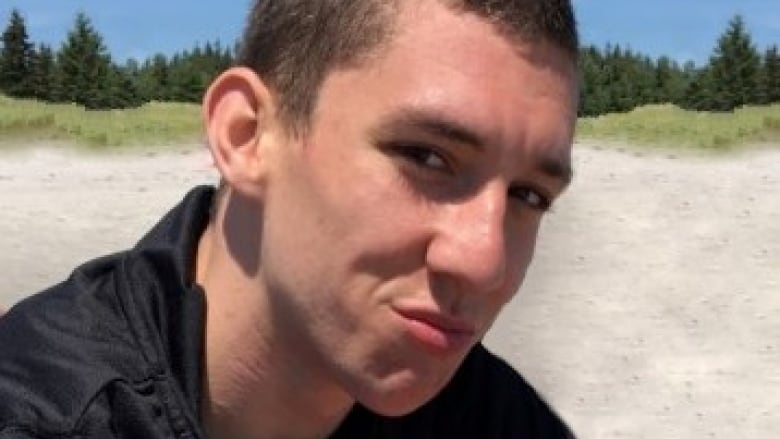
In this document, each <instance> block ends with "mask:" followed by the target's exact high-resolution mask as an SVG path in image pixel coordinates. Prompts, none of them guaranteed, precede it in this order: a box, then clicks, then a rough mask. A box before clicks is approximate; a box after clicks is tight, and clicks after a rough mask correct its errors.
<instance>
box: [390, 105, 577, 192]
mask: <svg viewBox="0 0 780 439" xmlns="http://www.w3.org/2000/svg"><path fill="white" fill-rule="evenodd" d="M408 129H412V130H418V131H421V132H423V133H425V134H428V135H430V136H433V137H438V138H443V139H446V140H449V141H452V142H455V143H459V144H463V145H466V146H470V147H472V148H474V149H476V150H484V149H485V147H486V145H488V144H490V142H489V141H488V139H487V136H485V135H482V134H480V133H477V132H476V131H474V130H472V129H471V128H469V127H467V126H466V125H464V124H462V123H460V122H458V121H456V120H454V119H451V118H448V117H446V116H443V115H441V114H439V113H436V112H430V111H425V110H418V109H408V108H407V109H403V110H401V111H400V112H399V113H396V114H394V115H393V116H391V117H389V118H388V119H387V120H386V121H384V123H381V124H380V128H379V129H378V130H377V131H378V132H380V133H385V132H394V131H396V130H408ZM534 161H535V162H536V163H535V170H536V171H538V172H540V173H542V174H544V175H546V176H547V177H549V178H553V179H555V180H560V181H561V182H562V183H563V186H564V187H565V186H568V185H569V184H570V183H571V181H572V179H573V178H574V170H573V169H572V166H571V163H570V162H569V160H567V159H565V158H562V157H558V156H556V155H553V154H545V155H543V156H541V157H537V158H535V159H534Z"/></svg>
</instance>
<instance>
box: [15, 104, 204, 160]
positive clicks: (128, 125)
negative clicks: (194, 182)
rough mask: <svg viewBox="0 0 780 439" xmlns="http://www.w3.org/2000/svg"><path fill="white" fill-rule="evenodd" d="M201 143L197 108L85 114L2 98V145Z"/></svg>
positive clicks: (81, 110) (173, 106)
mask: <svg viewBox="0 0 780 439" xmlns="http://www.w3.org/2000/svg"><path fill="white" fill-rule="evenodd" d="M200 138H201V119H200V107H199V106H198V105H193V104H176V103H159V102H154V103H149V104H146V105H144V106H142V107H140V108H135V109H130V110H107V111H87V110H85V109H84V108H83V107H80V106H77V105H71V104H49V103H43V102H38V101H34V100H20V99H11V98H8V97H5V96H0V139H3V140H4V142H3V143H4V144H11V143H13V142H20V143H26V142H30V141H32V142H35V141H58V142H63V143H72V144H75V145H79V146H85V147H88V148H94V149H103V148H106V147H129V146H150V145H175V144H181V143H184V142H197V141H198V140H200ZM9 141H11V142H9Z"/></svg>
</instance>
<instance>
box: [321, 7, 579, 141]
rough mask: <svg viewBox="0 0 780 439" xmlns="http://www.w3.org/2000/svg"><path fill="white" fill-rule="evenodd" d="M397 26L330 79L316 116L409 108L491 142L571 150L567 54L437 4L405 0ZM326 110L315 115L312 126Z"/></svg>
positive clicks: (571, 79) (572, 96) (572, 91)
mask: <svg viewBox="0 0 780 439" xmlns="http://www.w3.org/2000/svg"><path fill="white" fill-rule="evenodd" d="M394 28H395V31H394V32H393V34H392V36H391V37H390V38H389V39H388V41H387V42H386V43H385V44H383V46H382V47H381V48H380V49H379V50H377V51H376V53H374V54H373V55H372V56H370V57H369V58H368V59H367V60H366V61H365V62H364V63H362V65H360V66H359V67H356V68H348V69H344V70H341V71H336V72H333V73H331V74H330V75H328V77H326V79H325V81H324V83H323V87H322V89H321V93H320V101H321V102H322V103H323V104H324V105H323V106H320V108H319V110H325V108H326V107H327V111H328V112H333V111H335V112H337V113H338V112H339V111H340V109H339V108H334V107H335V106H336V105H338V106H340V107H341V110H344V109H346V108H349V109H350V111H351V112H352V114H344V115H343V116H344V117H350V118H357V119H360V118H369V117H372V116H373V115H376V114H377V113H382V112H384V113H388V112H407V113H408V112H409V111H410V110H411V111H414V112H418V113H419V112H428V113H431V114H438V115H445V116H446V118H447V119H450V120H453V121H455V122H458V123H459V125H462V126H465V127H468V128H469V129H470V130H471V131H473V132H474V133H476V134H478V135H479V136H480V138H482V139H484V140H485V143H487V144H494V145H502V146H512V145H518V144H522V145H525V144H527V145H531V146H533V147H537V148H547V149H550V148H554V149H557V150H558V151H559V153H560V154H559V155H566V154H567V152H568V150H569V149H570V146H571V138H572V135H573V125H574V120H575V116H576V95H577V90H576V69H575V66H574V65H573V60H571V59H570V57H569V56H568V54H567V53H566V52H565V51H564V50H563V49H559V48H557V47H555V46H553V45H551V44H547V43H545V42H543V41H540V42H528V43H523V42H521V41H517V40H516V39H509V38H507V37H505V36H504V35H503V34H501V33H500V32H498V30H497V28H496V26H494V25H493V24H491V23H489V22H488V21H487V20H486V19H484V18H483V17H480V16H478V15H476V14H472V13H468V12H461V11H457V10H453V9H451V8H449V7H447V6H445V5H443V4H442V3H441V2H439V1H437V0H421V1H404V2H401V6H400V7H399V10H398V15H397V17H396V20H395V25H394ZM328 103H329V104H330V105H328ZM346 104H350V105H346ZM356 107H357V108H360V110H361V111H360V112H359V113H357V114H355V113H354V109H355V108H356ZM324 113H325V111H320V114H319V116H318V114H317V111H316V110H315V120H316V119H317V118H318V117H321V116H323V115H324ZM367 122H368V121H367ZM514 152H516V153H517V154H522V153H525V152H528V148H520V149H516V151H514Z"/></svg>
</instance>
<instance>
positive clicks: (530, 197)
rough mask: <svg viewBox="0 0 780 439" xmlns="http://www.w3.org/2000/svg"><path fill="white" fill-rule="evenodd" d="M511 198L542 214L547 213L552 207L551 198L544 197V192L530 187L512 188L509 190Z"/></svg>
mask: <svg viewBox="0 0 780 439" xmlns="http://www.w3.org/2000/svg"><path fill="white" fill-rule="evenodd" d="M509 196H510V197H512V198H515V199H517V200H519V201H520V202H521V203H523V204H525V205H526V206H528V207H530V208H531V209H534V210H537V211H540V212H547V211H548V210H550V207H551V206H552V200H551V198H550V197H548V196H546V195H544V193H542V191H540V190H536V189H534V188H533V187H529V186H516V187H512V188H510V189H509Z"/></svg>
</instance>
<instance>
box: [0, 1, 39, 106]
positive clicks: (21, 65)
mask: <svg viewBox="0 0 780 439" xmlns="http://www.w3.org/2000/svg"><path fill="white" fill-rule="evenodd" d="M32 57H33V45H32V43H30V41H29V36H28V35H27V27H26V25H25V23H24V18H23V17H22V14H21V13H19V11H18V10H16V9H14V10H12V11H11V19H10V20H9V23H8V27H7V28H6V29H5V31H4V32H3V35H2V47H0V91H2V92H4V93H7V94H8V95H10V96H15V97H20V98H28V97H32V95H33V92H32V87H31V84H30V76H31V73H32Z"/></svg>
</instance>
